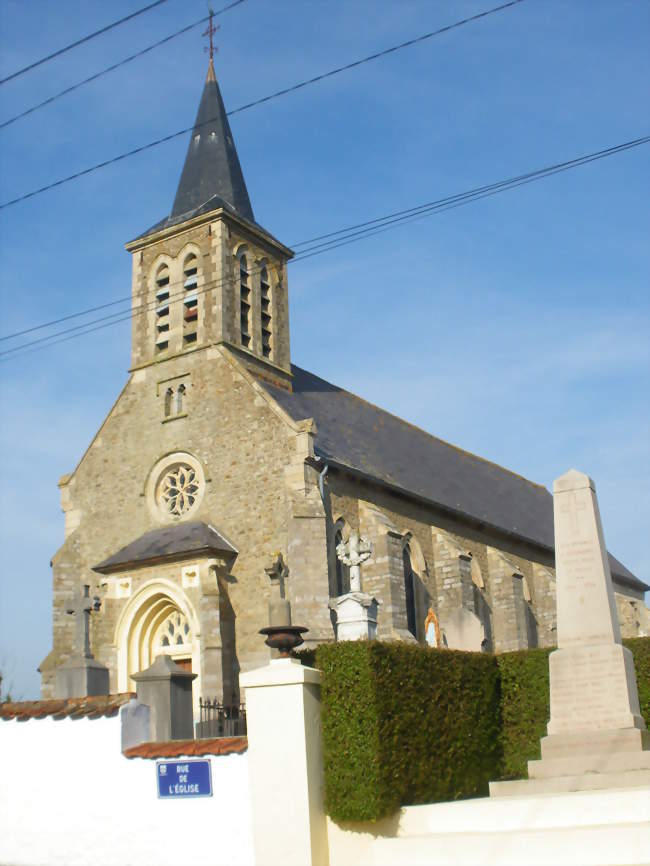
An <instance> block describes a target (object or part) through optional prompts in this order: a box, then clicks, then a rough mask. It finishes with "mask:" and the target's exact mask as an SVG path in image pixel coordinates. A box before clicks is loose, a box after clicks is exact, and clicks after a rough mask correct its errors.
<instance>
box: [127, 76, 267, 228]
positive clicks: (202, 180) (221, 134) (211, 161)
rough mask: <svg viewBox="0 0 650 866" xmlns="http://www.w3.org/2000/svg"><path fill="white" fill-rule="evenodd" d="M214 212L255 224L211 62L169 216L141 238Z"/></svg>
mask: <svg viewBox="0 0 650 866" xmlns="http://www.w3.org/2000/svg"><path fill="white" fill-rule="evenodd" d="M217 208H224V209H225V210H227V211H230V212H231V213H234V214H236V215H237V216H239V217H242V218H243V219H245V220H247V221H248V222H250V223H253V224H254V225H256V223H255V217H254V216H253V208H252V207H251V202H250V199H249V197H248V190H247V189H246V181H245V180H244V175H243V172H242V170H241V165H240V164H239V157H238V156H237V148H236V147H235V141H234V139H233V137H232V132H231V129H230V124H229V123H228V117H227V114H226V108H225V106H224V104H223V99H222V97H221V91H220V90H219V84H218V83H217V77H216V75H215V73H214V65H213V63H212V60H210V63H209V65H208V74H207V76H206V79H205V85H204V87H203V95H202V96H201V102H200V104H199V110H198V112H197V115H196V120H195V121H194V128H193V129H192V135H191V137H190V143H189V146H188V148H187V155H186V156H185V164H184V165H183V171H182V173H181V179H180V181H179V183H178V189H177V190H176V196H175V198H174V204H173V206H172V210H171V213H170V215H169V216H168V217H165V219H164V220H161V221H160V222H159V223H156V225H154V226H152V227H151V228H150V229H148V230H147V231H146V232H144V233H143V234H142V235H140V237H146V235H149V234H153V233H154V232H158V231H161V230H162V229H165V228H168V227H170V226H174V225H178V224H179V223H182V222H185V221H186V220H189V219H192V218H193V217H196V216H201V215H202V214H204V213H208V212H209V211H213V210H216V209H217Z"/></svg>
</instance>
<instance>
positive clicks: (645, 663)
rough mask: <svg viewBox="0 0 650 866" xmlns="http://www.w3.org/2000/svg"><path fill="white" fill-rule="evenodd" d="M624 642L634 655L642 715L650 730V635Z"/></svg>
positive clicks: (631, 638)
mask: <svg viewBox="0 0 650 866" xmlns="http://www.w3.org/2000/svg"><path fill="white" fill-rule="evenodd" d="M623 643H624V645H625V646H626V647H627V648H628V649H629V650H630V651H631V652H632V655H633V656H634V669H635V671H636V683H637V686H638V687H639V703H640V704H641V715H642V716H643V718H644V719H645V723H646V726H647V728H648V730H650V637H630V638H625V639H624V640H623Z"/></svg>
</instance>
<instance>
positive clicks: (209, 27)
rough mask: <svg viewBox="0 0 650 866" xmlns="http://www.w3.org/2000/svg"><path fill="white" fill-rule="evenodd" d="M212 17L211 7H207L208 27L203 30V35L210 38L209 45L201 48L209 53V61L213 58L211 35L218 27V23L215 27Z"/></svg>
mask: <svg viewBox="0 0 650 866" xmlns="http://www.w3.org/2000/svg"><path fill="white" fill-rule="evenodd" d="M213 17H214V12H213V11H212V9H210V8H208V18H209V20H210V23H209V24H208V29H207V30H206V31H205V33H204V34H203V35H204V36H208V37H209V39H210V47H209V48H208V47H207V46H206V47H205V48H204V49H203V50H204V51H208V52H209V54H210V62H212V60H213V58H214V50H215V49H214V42H213V41H212V37H213V36H214V34H215V33H216V32H217V30H218V29H219V25H218V24H217V26H216V27H215V26H214V24H213V23H212V19H213Z"/></svg>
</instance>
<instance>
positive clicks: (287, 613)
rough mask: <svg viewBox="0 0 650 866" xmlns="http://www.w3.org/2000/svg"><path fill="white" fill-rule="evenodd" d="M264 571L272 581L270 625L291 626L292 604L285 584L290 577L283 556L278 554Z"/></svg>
mask: <svg viewBox="0 0 650 866" xmlns="http://www.w3.org/2000/svg"><path fill="white" fill-rule="evenodd" d="M264 571H265V572H266V573H267V575H268V577H269V580H270V581H271V596H270V598H269V625H271V626H280V625H291V604H290V602H289V599H288V598H287V597H286V586H285V582H286V579H287V577H288V576H289V569H288V568H287V565H286V563H285V561H284V559H283V558H282V554H281V553H278V554H276V557H275V559H274V560H273V562H272V563H271V565H269V566H267V567H266V568H265V569H264Z"/></svg>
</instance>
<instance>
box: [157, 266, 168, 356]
mask: <svg viewBox="0 0 650 866" xmlns="http://www.w3.org/2000/svg"><path fill="white" fill-rule="evenodd" d="M168 348H169V267H168V266H167V265H166V264H163V265H161V266H160V267H159V268H158V270H157V272H156V352H158V353H161V352H165V351H167V349H168Z"/></svg>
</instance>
